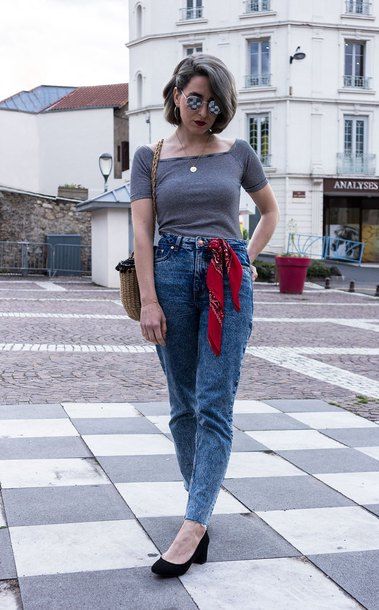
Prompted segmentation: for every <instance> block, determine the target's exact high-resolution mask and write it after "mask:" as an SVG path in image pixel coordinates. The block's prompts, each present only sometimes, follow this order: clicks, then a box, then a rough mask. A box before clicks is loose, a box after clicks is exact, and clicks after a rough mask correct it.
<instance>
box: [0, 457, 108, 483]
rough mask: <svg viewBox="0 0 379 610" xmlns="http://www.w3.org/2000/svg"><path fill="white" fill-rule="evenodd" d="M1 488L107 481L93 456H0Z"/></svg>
mask: <svg viewBox="0 0 379 610" xmlns="http://www.w3.org/2000/svg"><path fill="white" fill-rule="evenodd" d="M0 481H1V485H2V487H3V488H12V487H50V486H52V487H58V486H61V485H102V484H103V485H104V484H110V482H109V480H108V478H107V477H106V475H105V473H104V472H103V470H101V468H100V466H99V465H98V464H97V463H96V462H95V460H94V459H93V458H90V459H85V458H71V459H51V460H0Z"/></svg>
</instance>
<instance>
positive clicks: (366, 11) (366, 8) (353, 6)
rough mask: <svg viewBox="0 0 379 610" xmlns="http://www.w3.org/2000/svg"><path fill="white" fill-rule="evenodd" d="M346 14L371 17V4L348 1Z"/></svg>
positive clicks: (357, 0) (364, 0)
mask: <svg viewBox="0 0 379 610" xmlns="http://www.w3.org/2000/svg"><path fill="white" fill-rule="evenodd" d="M346 13H354V14H355V15H371V2H368V1H367V0H346Z"/></svg>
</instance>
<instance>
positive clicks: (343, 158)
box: [337, 153, 376, 176]
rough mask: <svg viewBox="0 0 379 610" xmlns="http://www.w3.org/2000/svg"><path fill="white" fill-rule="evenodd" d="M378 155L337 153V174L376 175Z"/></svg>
mask: <svg viewBox="0 0 379 610" xmlns="http://www.w3.org/2000/svg"><path fill="white" fill-rule="evenodd" d="M375 169H376V155H375V154H362V155H358V154H356V155H353V154H352V153H337V174H364V175H366V176H375Z"/></svg>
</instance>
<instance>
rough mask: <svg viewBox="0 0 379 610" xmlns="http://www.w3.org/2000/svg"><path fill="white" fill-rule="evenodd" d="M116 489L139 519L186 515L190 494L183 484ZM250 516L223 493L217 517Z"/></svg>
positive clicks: (133, 485) (123, 485) (126, 485)
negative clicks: (235, 514)
mask: <svg viewBox="0 0 379 610" xmlns="http://www.w3.org/2000/svg"><path fill="white" fill-rule="evenodd" d="M115 486H116V487H117V489H118V490H119V492H120V494H121V495H122V497H123V498H124V500H125V502H126V503H127V504H128V506H129V507H130V508H131V510H132V511H133V513H134V514H135V515H136V516H137V517H138V518H142V517H165V516H171V515H172V516H174V515H182V516H183V517H184V515H185V511H186V505H187V501H188V492H187V491H186V490H185V489H184V485H183V482H182V481H168V482H167V481H158V482H156V481H154V482H148V483H147V482H141V483H116V484H115ZM249 512H250V511H249V510H248V509H247V508H246V507H245V506H244V505H243V504H241V503H240V502H238V500H236V499H235V498H234V497H233V496H232V495H231V494H229V493H228V492H226V491H225V490H223V489H221V490H220V493H219V495H218V498H217V500H216V504H215V507H214V509H213V513H216V514H225V513H249Z"/></svg>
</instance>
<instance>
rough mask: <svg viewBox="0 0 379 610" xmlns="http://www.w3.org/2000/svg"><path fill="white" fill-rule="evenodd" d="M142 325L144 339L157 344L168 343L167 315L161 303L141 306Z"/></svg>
mask: <svg viewBox="0 0 379 610" xmlns="http://www.w3.org/2000/svg"><path fill="white" fill-rule="evenodd" d="M140 325H141V332H142V336H143V338H144V339H146V340H147V341H151V342H152V343H155V344H156V343H159V345H166V342H165V339H166V333H167V324H166V317H165V315H164V313H163V309H162V307H161V306H160V305H159V303H149V304H148V305H142V306H141V315H140Z"/></svg>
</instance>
